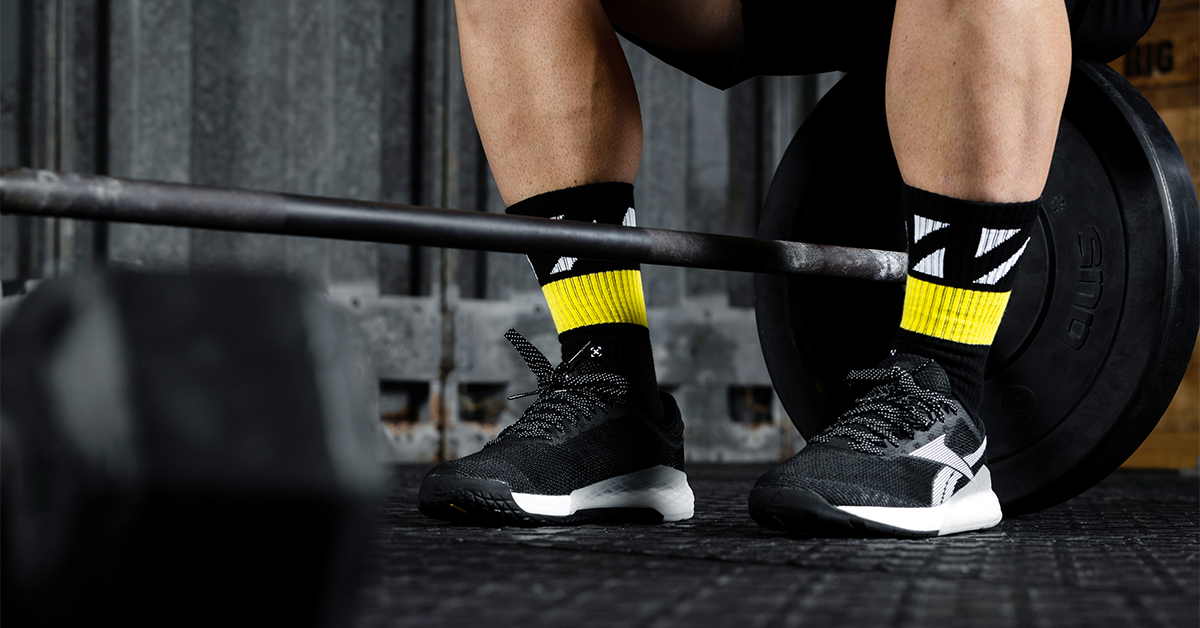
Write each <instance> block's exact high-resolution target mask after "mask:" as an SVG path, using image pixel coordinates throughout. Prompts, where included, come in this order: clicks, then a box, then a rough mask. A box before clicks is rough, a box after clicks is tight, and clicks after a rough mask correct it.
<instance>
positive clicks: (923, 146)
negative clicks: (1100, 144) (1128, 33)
mask: <svg viewBox="0 0 1200 628" xmlns="http://www.w3.org/2000/svg"><path fill="white" fill-rule="evenodd" d="M1070 70H1071V36H1070V27H1069V25H1068V23H1067V12H1066V9H1065V7H1064V5H1063V2H1062V0H933V1H926V0H899V1H898V2H897V3H896V17H895V22H894V26H893V28H892V45H891V53H890V55H889V57H888V75H887V114H888V128H889V130H890V131H891V135H892V146H893V148H894V149H895V152H896V161H897V162H898V163H899V165H900V174H901V175H902V176H903V177H904V181H905V183H907V184H908V185H910V186H913V187H916V188H920V189H922V190H927V191H930V192H935V193H937V194H942V195H945V196H951V197H955V198H962V199H967V200H973V201H986V202H994V203H1010V202H1019V201H1028V200H1032V199H1036V198H1037V197H1038V196H1039V195H1041V193H1042V187H1043V186H1044V185H1045V183H1046V175H1047V173H1048V172H1049V169H1050V157H1051V156H1052V154H1053V152H1054V140H1055V137H1056V135H1057V133H1058V120H1059V115H1060V114H1061V113H1062V107H1063V102H1064V100H1065V99H1066V94H1067V81H1068V78H1069V76H1070Z"/></svg>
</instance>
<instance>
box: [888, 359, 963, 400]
mask: <svg viewBox="0 0 1200 628" xmlns="http://www.w3.org/2000/svg"><path fill="white" fill-rule="evenodd" d="M893 366H898V367H900V368H902V369H904V370H906V371H908V372H909V373H912V376H913V381H914V382H916V383H917V385H918V386H920V387H921V388H925V389H927V390H932V391H935V392H940V393H943V394H950V392H951V391H950V378H949V377H947V376H946V371H944V370H942V367H941V366H939V365H938V363H937V362H934V361H933V360H931V359H929V358H926V357H923V356H919V355H913V354H911V353H897V354H895V355H893V356H890V357H888V358H887V359H886V360H884V361H883V362H881V363H880V364H879V368H881V369H887V368H891V367H893Z"/></svg>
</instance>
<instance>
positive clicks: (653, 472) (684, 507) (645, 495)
mask: <svg viewBox="0 0 1200 628" xmlns="http://www.w3.org/2000/svg"><path fill="white" fill-rule="evenodd" d="M512 498H513V501H515V502H517V505H518V506H520V507H521V509H522V510H524V511H525V512H527V513H530V514H535V515H549V516H554V517H565V516H567V515H573V514H575V511H577V510H584V509H587V508H653V509H654V510H657V511H658V512H659V514H661V515H662V517H663V521H681V520H683V519H690V518H691V517H692V513H693V511H694V506H695V501H696V498H695V496H694V495H693V494H692V488H691V487H690V486H688V483H687V475H686V474H685V473H684V472H683V471H680V470H678V469H672V468H671V467H668V466H664V465H659V466H657V467H652V468H649V469H645V470H642V471H636V472H634V473H628V474H625V475H618V476H617V477H615V478H609V479H607V480H601V481H600V482H596V483H595V484H590V485H588V486H585V487H583V488H579V489H575V490H574V491H571V494H570V495H537V494H534V493H513V494H512Z"/></svg>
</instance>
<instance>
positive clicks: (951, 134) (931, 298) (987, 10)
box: [886, 0, 1071, 407]
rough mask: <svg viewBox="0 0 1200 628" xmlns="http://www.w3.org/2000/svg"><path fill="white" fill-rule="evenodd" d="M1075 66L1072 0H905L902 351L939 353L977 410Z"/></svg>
mask: <svg viewBox="0 0 1200 628" xmlns="http://www.w3.org/2000/svg"><path fill="white" fill-rule="evenodd" d="M1070 70H1071V35H1070V27H1069V24H1068V21H1067V12H1066V8H1065V7H1064V5H1063V2H1062V0H931V1H928V0H899V2H897V4H896V14H895V21H894V25H893V28H892V43H891V52H890V55H889V57H888V74H887V91H886V94H887V96H886V97H887V116H888V128H889V130H890V132H891V136H892V146H893V148H894V150H895V153H896V161H897V163H898V164H899V166H900V174H901V176H902V177H903V179H904V182H905V184H906V188H905V196H904V198H905V202H906V203H907V204H908V207H907V209H908V210H909V212H910V214H911V215H910V224H911V226H910V233H909V237H910V240H909V244H910V246H909V248H910V259H909V265H910V268H912V269H913V270H914V272H912V273H910V276H909V282H908V283H909V285H908V288H909V290H908V292H907V296H906V300H905V316H904V319H903V322H902V324H901V326H902V330H901V332H900V335H899V337H898V340H897V348H898V349H900V350H902V351H909V352H914V353H920V354H922V355H927V356H928V357H931V358H934V359H937V360H938V361H939V362H940V363H942V365H943V366H944V367H945V368H946V369H947V371H948V372H949V375H950V378H951V382H952V383H954V384H955V389H956V393H958V394H959V396H960V398H961V399H962V400H963V401H964V403H966V404H967V405H968V407H972V406H974V405H975V404H976V403H978V397H979V391H980V387H981V386H982V383H983V382H982V378H983V366H984V362H985V360H986V357H987V349H988V346H989V345H990V344H991V342H992V338H993V336H994V334H995V331H996V328H997V327H998V326H999V324H1000V318H1001V316H1002V314H1003V312H1004V307H1005V305H1006V303H1007V297H1008V294H1009V288H1010V286H1011V282H1012V280H1013V279H1014V277H1015V276H1016V263H1017V262H1019V260H1020V253H1021V252H1022V251H1023V245H1024V242H1025V241H1026V240H1027V238H1028V233H1027V231H1028V229H1029V227H1031V226H1032V224H1033V221H1034V220H1035V219H1036V214H1037V206H1036V202H1034V201H1036V200H1037V199H1038V197H1039V196H1041V193H1042V188H1043V187H1044V186H1045V184H1046V176H1047V174H1048V172H1049V170H1050V159H1051V157H1052V155H1053V152H1054V143H1055V138H1056V136H1057V133H1058V123H1059V117H1060V115H1061V113H1062V108H1063V102H1064V101H1065V99H1066V93H1067V83H1068V80H1069V77H1070ZM943 225H944V226H943ZM934 227H938V229H934ZM927 233H928V234H932V235H931V236H930V237H928V238H925V237H924V236H925V235H926V234H927Z"/></svg>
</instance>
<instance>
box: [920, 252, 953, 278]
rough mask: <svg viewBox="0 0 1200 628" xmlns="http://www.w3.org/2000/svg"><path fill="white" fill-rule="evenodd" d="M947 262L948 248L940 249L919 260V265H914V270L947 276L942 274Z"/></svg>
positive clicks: (931, 274)
mask: <svg viewBox="0 0 1200 628" xmlns="http://www.w3.org/2000/svg"><path fill="white" fill-rule="evenodd" d="M945 263H946V249H938V250H936V251H934V252H933V253H930V254H929V255H926V256H925V257H924V258H923V259H921V261H919V262H917V265H916V266H913V270H915V271H917V272H919V273H925V274H926V275H930V276H933V277H945V275H943V274H942V272H943V270H942V269H943V267H944V266H945Z"/></svg>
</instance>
